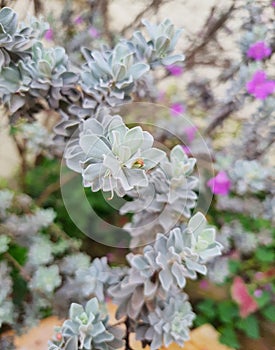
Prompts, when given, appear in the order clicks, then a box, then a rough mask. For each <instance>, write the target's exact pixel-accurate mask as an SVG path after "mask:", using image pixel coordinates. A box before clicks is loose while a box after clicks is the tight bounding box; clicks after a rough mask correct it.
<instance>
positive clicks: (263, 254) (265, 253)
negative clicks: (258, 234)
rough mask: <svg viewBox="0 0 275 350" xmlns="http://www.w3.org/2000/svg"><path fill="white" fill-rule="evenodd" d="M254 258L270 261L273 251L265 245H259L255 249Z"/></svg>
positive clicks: (274, 255) (273, 256) (273, 255)
mask: <svg viewBox="0 0 275 350" xmlns="http://www.w3.org/2000/svg"><path fill="white" fill-rule="evenodd" d="M256 258H257V259H258V260H259V261H261V262H266V263H272V262H273V261H274V259H275V252H274V251H273V250H271V249H269V248H267V247H260V248H258V249H257V251H256Z"/></svg>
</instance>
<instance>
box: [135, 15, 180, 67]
mask: <svg viewBox="0 0 275 350" xmlns="http://www.w3.org/2000/svg"><path fill="white" fill-rule="evenodd" d="M142 23H143V24H144V25H145V27H146V30H147V32H148V34H149V40H146V39H145V37H144V36H143V34H142V33H141V32H139V31H138V32H135V33H134V35H133V44H134V46H135V48H136V52H137V55H139V56H140V57H145V58H146V59H147V60H148V62H150V64H151V65H157V64H163V65H165V66H169V65H171V64H174V63H176V62H179V61H183V60H184V55H181V54H177V55H171V53H172V52H173V51H174V49H175V46H176V43H177V41H178V39H179V36H180V34H181V32H182V30H181V29H177V30H175V27H174V25H173V24H172V22H171V21H170V20H169V19H165V20H164V21H162V22H161V23H160V24H152V23H149V22H148V21H147V20H143V21H142Z"/></svg>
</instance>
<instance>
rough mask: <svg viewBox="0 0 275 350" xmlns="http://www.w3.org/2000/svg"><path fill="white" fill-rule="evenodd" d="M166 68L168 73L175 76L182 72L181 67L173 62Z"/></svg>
mask: <svg viewBox="0 0 275 350" xmlns="http://www.w3.org/2000/svg"><path fill="white" fill-rule="evenodd" d="M166 69H167V70H168V72H169V73H170V74H172V75H174V76H175V77H178V76H180V75H182V73H183V68H182V67H181V66H177V65H174V64H172V65H171V66H167V67H166Z"/></svg>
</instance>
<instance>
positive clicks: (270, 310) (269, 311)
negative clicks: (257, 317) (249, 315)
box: [261, 305, 275, 322]
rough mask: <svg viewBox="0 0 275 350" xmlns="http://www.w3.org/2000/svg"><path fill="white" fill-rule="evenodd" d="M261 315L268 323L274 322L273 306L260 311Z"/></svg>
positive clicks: (274, 309) (274, 310) (274, 306)
mask: <svg viewBox="0 0 275 350" xmlns="http://www.w3.org/2000/svg"><path fill="white" fill-rule="evenodd" d="M261 313H262V314H263V316H264V317H265V318H267V319H268V320H269V321H272V322H275V305H270V306H267V307H265V308H264V309H263V310H261Z"/></svg>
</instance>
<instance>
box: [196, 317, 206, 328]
mask: <svg viewBox="0 0 275 350" xmlns="http://www.w3.org/2000/svg"><path fill="white" fill-rule="evenodd" d="M208 322H209V320H208V319H207V317H206V316H204V315H197V317H196V318H195V321H194V324H195V327H200V326H202V325H203V324H205V323H208Z"/></svg>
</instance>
